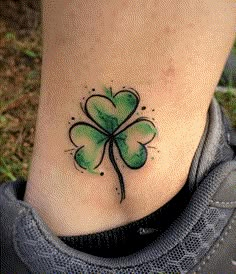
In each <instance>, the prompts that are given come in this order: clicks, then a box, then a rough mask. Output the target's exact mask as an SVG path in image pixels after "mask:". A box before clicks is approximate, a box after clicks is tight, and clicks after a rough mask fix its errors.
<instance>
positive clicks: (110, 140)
mask: <svg viewBox="0 0 236 274" xmlns="http://www.w3.org/2000/svg"><path fill="white" fill-rule="evenodd" d="M139 101H140V97H139V95H138V93H137V92H136V91H135V90H134V89H123V90H121V91H119V92H117V93H116V94H114V95H113V94H112V90H111V89H109V90H108V89H106V95H100V94H95V95H91V96H89V97H88V99H87V100H86V102H85V106H84V113H85V114H86V116H87V117H88V118H89V119H90V120H91V121H92V122H93V123H94V124H95V125H93V124H89V123H86V122H77V123H75V124H73V125H72V126H71V128H70V130H69V137H70V140H71V142H72V143H73V144H74V145H75V146H76V152H75V154H74V160H75V162H76V164H77V165H78V166H79V167H81V168H83V169H85V170H88V171H90V172H93V171H94V170H95V169H96V168H97V167H99V166H100V164H101V163H102V161H103V158H104V154H105V151H106V146H107V145H109V147H108V154H109V158H110V161H111V163H112V165H113V167H114V169H115V171H116V173H117V175H118V178H119V183H120V188H121V200H120V202H122V200H124V199H125V185H124V179H123V175H122V173H121V171H120V169H119V167H118V165H117V163H116V160H115V157H114V149H113V147H114V145H115V146H116V147H117V149H118V152H119V155H120V157H121V159H122V160H123V162H124V163H125V164H126V165H127V166H128V167H129V168H131V169H139V168H141V167H142V166H143V165H144V164H145V163H146V160H147V147H146V145H147V144H148V143H150V142H151V141H152V140H153V139H154V137H155V136H156V134H157V129H156V127H155V125H154V124H153V123H152V122H151V121H150V120H148V119H147V118H145V117H140V118H138V119H136V120H135V121H133V122H132V123H130V124H129V125H127V126H126V127H124V128H123V129H120V128H121V127H122V125H123V124H125V123H126V121H127V120H128V119H129V118H130V117H131V116H132V115H133V114H134V112H135V111H136V109H137V107H138V105H139Z"/></svg>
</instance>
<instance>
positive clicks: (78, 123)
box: [69, 122, 109, 147]
mask: <svg viewBox="0 0 236 274" xmlns="http://www.w3.org/2000/svg"><path fill="white" fill-rule="evenodd" d="M78 125H85V126H89V127H91V128H93V129H96V130H97V131H98V132H99V133H101V134H104V135H105V136H107V137H108V138H109V135H108V134H107V133H106V132H103V131H102V130H100V129H98V128H96V127H95V126H93V125H91V124H89V123H86V122H77V123H75V124H73V125H72V126H71V127H70V129H69V138H70V141H71V143H72V144H73V145H74V146H76V147H78V146H77V145H76V144H75V143H74V142H73V140H72V138H71V131H72V130H73V128H74V127H76V126H78Z"/></svg>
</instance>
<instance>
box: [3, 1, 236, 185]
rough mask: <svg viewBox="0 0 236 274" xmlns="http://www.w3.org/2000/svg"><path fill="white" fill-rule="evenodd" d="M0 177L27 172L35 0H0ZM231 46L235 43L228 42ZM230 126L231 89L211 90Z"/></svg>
mask: <svg viewBox="0 0 236 274" xmlns="http://www.w3.org/2000/svg"><path fill="white" fill-rule="evenodd" d="M0 37H1V38H0V182H3V181H7V180H12V179H15V178H16V177H17V178H18V177H24V178H26V177H27V173H28V169H29V163H30V158H31V154H32V151H33V143H34V132H35V123H36V114H37V108H38V101H39V90H40V72H41V54H42V39H41V17H40V1H39V0H37V1H33V0H1V3H0ZM234 50H235V51H236V44H235V47H234ZM216 97H217V100H218V101H219V102H220V103H221V104H222V105H224V107H225V109H226V112H227V114H229V116H230V118H231V120H232V122H233V125H234V126H235V127H236V93H235V91H233V89H231V88H230V87H227V88H226V92H224V93H222V92H217V93H216Z"/></svg>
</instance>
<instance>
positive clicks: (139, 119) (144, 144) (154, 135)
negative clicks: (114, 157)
mask: <svg viewBox="0 0 236 274" xmlns="http://www.w3.org/2000/svg"><path fill="white" fill-rule="evenodd" d="M143 121H145V122H148V123H150V124H152V125H153V127H154V128H155V129H156V126H155V125H154V124H153V122H151V121H150V120H148V119H147V118H144V117H140V118H138V119H136V120H135V121H133V122H132V123H131V124H129V125H128V126H126V127H125V128H124V129H123V130H121V131H119V132H118V133H117V134H116V135H115V136H114V142H115V144H116V147H117V149H118V152H119V155H120V157H121V159H122V160H123V162H124V163H125V164H126V165H127V166H128V167H129V168H131V169H139V168H141V167H143V166H144V165H145V163H146V161H147V156H148V153H147V148H146V145H147V144H149V143H150V142H151V141H152V140H153V139H154V138H155V137H156V135H157V133H156V132H155V133H154V134H153V137H152V138H151V139H150V140H149V141H148V142H146V143H141V142H138V141H137V143H139V144H140V145H141V146H142V147H143V148H144V151H145V155H146V160H145V162H144V163H143V164H142V165H141V166H138V167H132V166H130V165H129V164H128V163H127V162H126V161H125V159H124V158H123V157H122V154H121V149H120V147H119V145H118V142H117V141H116V138H117V137H118V135H119V134H120V133H121V132H124V131H125V130H126V129H127V128H130V127H131V126H132V125H134V124H137V123H139V122H143ZM118 138H119V137H118ZM120 139H121V138H120Z"/></svg>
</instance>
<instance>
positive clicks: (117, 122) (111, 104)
mask: <svg viewBox="0 0 236 274" xmlns="http://www.w3.org/2000/svg"><path fill="white" fill-rule="evenodd" d="M138 104H139V97H138V95H137V94H136V93H135V92H134V91H130V90H121V91H119V92H117V93H116V94H115V95H114V96H110V97H109V98H108V97H107V96H104V95H92V96H90V97H89V98H88V100H87V101H86V104H85V111H86V113H87V115H88V117H89V118H90V119H91V120H93V121H94V122H95V123H96V124H97V125H98V126H99V127H101V128H102V129H104V130H105V131H106V132H107V133H110V134H112V133H114V132H115V131H116V130H117V129H118V128H119V127H120V126H121V125H122V124H123V123H124V122H125V121H126V120H127V119H129V118H130V116H131V115H132V114H133V113H134V112H135V110H136V109H137V106H138Z"/></svg>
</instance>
